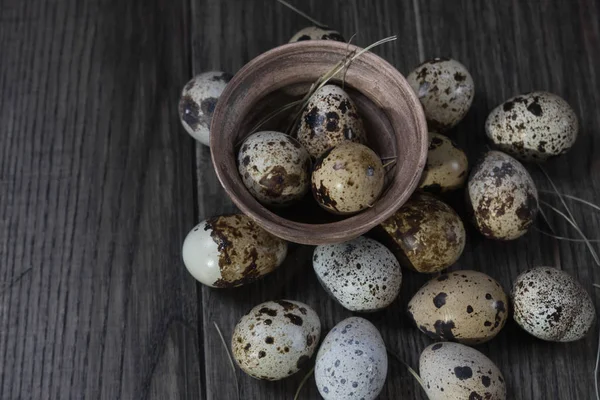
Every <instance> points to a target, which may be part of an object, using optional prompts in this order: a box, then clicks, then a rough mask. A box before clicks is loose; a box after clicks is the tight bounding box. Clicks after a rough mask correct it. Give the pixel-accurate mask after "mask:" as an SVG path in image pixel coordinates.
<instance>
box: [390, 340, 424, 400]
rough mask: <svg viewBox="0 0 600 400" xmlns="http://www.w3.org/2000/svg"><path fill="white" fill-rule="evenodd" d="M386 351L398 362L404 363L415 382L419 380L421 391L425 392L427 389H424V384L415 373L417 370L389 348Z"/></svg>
mask: <svg viewBox="0 0 600 400" xmlns="http://www.w3.org/2000/svg"><path fill="white" fill-rule="evenodd" d="M387 352H388V354H390V355H392V357H394V358H395V359H396V360H397V361H398V362H400V363H401V364H402V365H404V366H405V367H406V369H408V372H410V374H411V375H412V376H413V377H414V378H415V379H416V380H417V382H419V385H421V388H422V389H423V391H425V393H427V390H426V389H425V385H424V384H423V380H422V379H421V377H420V376H419V374H417V371H415V370H414V369H412V368H411V366H410V365H408V364H407V363H405V362H404V360H402V359H401V358H400V356H399V355H397V354H396V353H394V352H393V351H391V350H390V349H387Z"/></svg>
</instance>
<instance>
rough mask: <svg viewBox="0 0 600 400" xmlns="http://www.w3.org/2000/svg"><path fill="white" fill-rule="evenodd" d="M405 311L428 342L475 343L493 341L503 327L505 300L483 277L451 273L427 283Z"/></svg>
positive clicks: (488, 279) (480, 274)
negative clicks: (430, 339) (429, 339)
mask: <svg viewBox="0 0 600 400" xmlns="http://www.w3.org/2000/svg"><path fill="white" fill-rule="evenodd" d="M408 312H409V314H410V315H411V316H412V318H413V319H414V321H415V324H416V325H417V327H418V328H419V329H420V330H421V332H423V333H425V334H426V335H427V336H429V337H431V338H432V339H436V340H450V341H456V342H460V343H465V344H478V343H483V342H487V341H488V340H491V339H492V338H494V337H495V336H496V335H497V334H498V332H500V330H501V329H502V327H503V326H504V324H505V322H506V318H507V317H508V298H507V297H506V293H504V290H503V289H502V286H500V284H499V283H498V282H496V281H495V280H494V279H492V278H490V277H489V276H487V275H486V274H484V273H481V272H477V271H468V270H467V271H455V272H449V273H447V274H443V275H440V276H439V277H437V278H434V279H432V280H430V281H429V282H427V283H426V284H425V285H424V286H423V287H422V288H421V289H419V291H418V292H417V294H415V295H414V296H413V298H412V299H411V300H410V302H409V303H408Z"/></svg>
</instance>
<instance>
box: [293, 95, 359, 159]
mask: <svg viewBox="0 0 600 400" xmlns="http://www.w3.org/2000/svg"><path fill="white" fill-rule="evenodd" d="M297 137H298V141H299V142H300V143H302V145H303V146H304V148H305V149H306V150H308V152H309V153H310V155H311V156H312V157H315V158H318V157H321V156H322V155H323V154H324V153H325V152H326V151H327V150H329V149H331V148H332V147H334V146H336V145H338V144H340V143H342V142H345V141H351V142H357V143H365V142H366V134H365V128H364V126H363V123H362V120H361V119H360V117H359V115H358V111H357V109H356V106H355V105H354V102H353V101H352V99H351V98H350V96H348V94H347V93H346V92H345V91H344V90H343V89H342V88H340V87H338V86H335V85H325V86H323V87H322V88H321V89H319V90H317V91H316V92H315V94H314V95H313V96H312V98H311V100H310V101H309V103H308V105H307V106H306V108H305V109H304V111H303V112H302V115H301V118H300V124H299V125H298V132H297Z"/></svg>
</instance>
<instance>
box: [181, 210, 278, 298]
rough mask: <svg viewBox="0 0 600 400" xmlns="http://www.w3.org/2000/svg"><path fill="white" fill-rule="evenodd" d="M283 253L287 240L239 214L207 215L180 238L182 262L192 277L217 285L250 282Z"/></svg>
mask: <svg viewBox="0 0 600 400" xmlns="http://www.w3.org/2000/svg"><path fill="white" fill-rule="evenodd" d="M286 255H287V242H285V241H284V240H282V239H279V238H277V237H275V236H273V235H271V234H270V233H268V232H267V231H265V230H264V229H262V228H261V227H260V226H258V225H257V224H256V223H255V222H254V221H252V220H251V219H250V218H248V217H247V216H245V215H243V214H235V215H224V216H220V217H213V218H209V219H207V220H205V221H202V222H200V223H199V224H198V225H196V227H195V228H194V229H192V230H191V231H190V232H189V233H188V235H187V237H186V238H185V241H184V242H183V250H182V256H183V262H184V264H185V266H186V268H187V269H188V271H189V272H190V274H192V276H193V277H194V278H196V280H198V281H200V282H201V283H203V284H205V285H207V286H212V287H217V288H225V287H234V286H240V285H244V284H246V283H250V282H252V281H254V280H256V279H258V278H260V277H262V276H263V275H265V274H268V273H269V272H271V271H273V270H275V269H276V268H277V267H279V265H281V263H282V262H283V260H284V259H285V256H286Z"/></svg>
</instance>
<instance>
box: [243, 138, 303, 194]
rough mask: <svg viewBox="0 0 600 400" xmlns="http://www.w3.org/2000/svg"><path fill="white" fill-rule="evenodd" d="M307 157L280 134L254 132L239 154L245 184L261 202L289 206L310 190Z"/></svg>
mask: <svg viewBox="0 0 600 400" xmlns="http://www.w3.org/2000/svg"><path fill="white" fill-rule="evenodd" d="M310 167H311V161H310V156H309V155H308V153H307V152H306V150H305V149H304V148H303V147H302V145H300V143H298V141H297V140H296V139H294V138H292V137H290V136H289V135H286V134H285V133H281V132H273V131H264V132H257V133H255V134H253V135H251V136H250V137H248V138H247V139H246V140H245V141H244V143H243V144H242V147H241V148H240V152H239V153H238V170H239V172H240V175H241V176H242V181H243V182H244V185H245V186H246V187H247V188H248V190H249V191H250V193H251V194H252V195H253V196H254V197H255V198H256V199H257V200H258V201H260V202H261V203H263V204H268V205H288V204H290V203H293V202H294V201H297V200H299V199H301V198H302V197H303V196H304V195H305V194H306V193H307V192H308V190H309V188H310Z"/></svg>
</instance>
